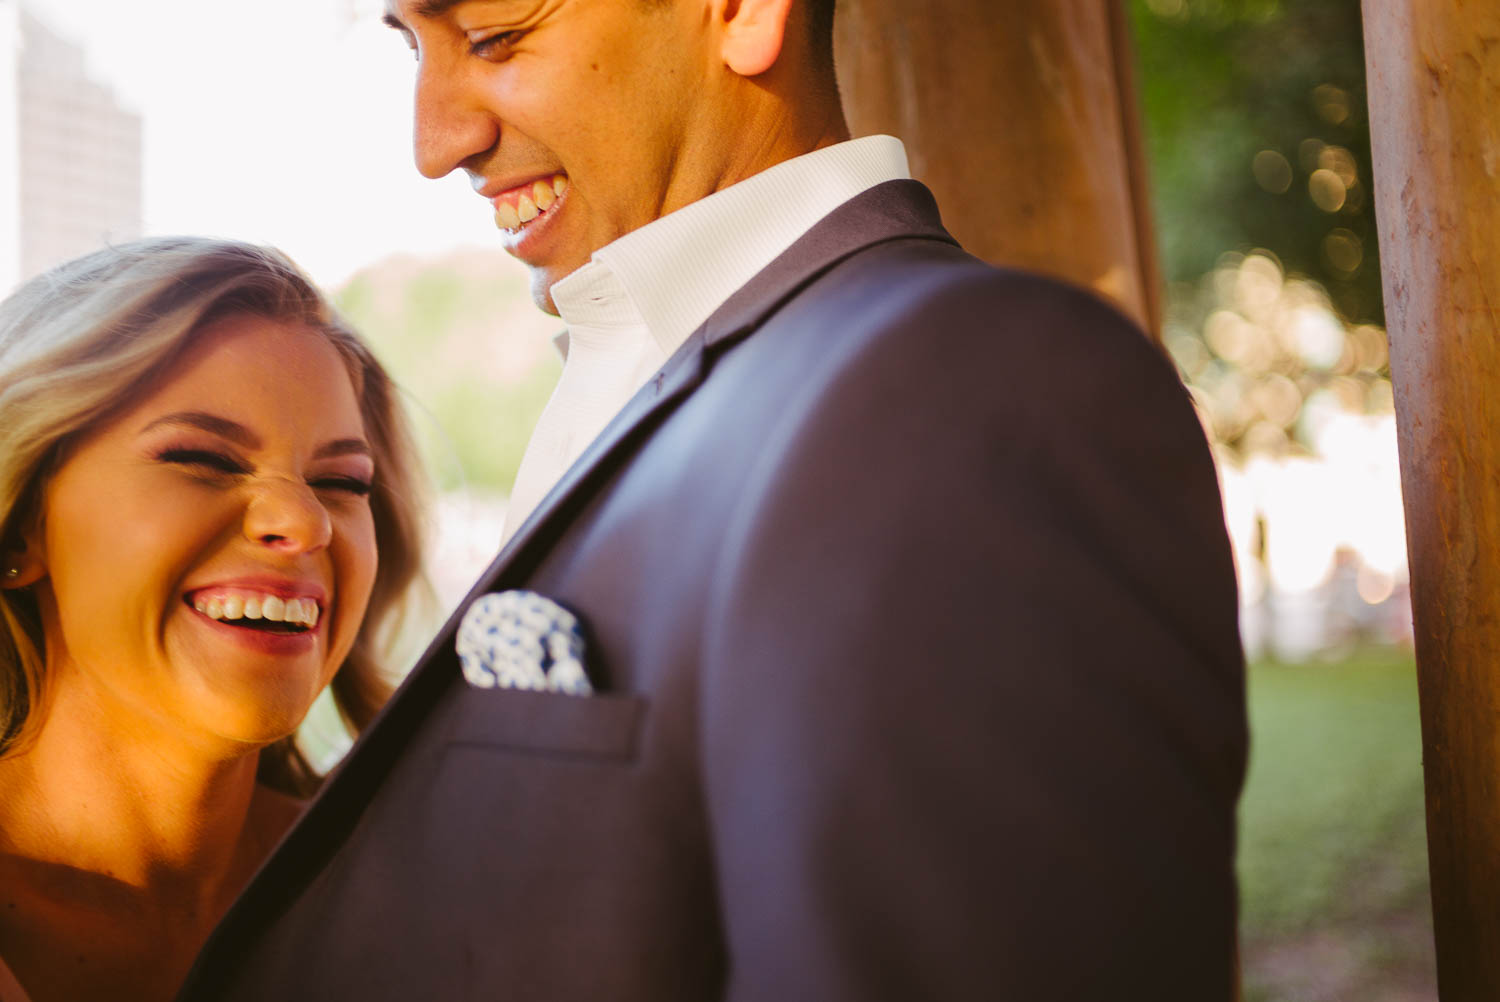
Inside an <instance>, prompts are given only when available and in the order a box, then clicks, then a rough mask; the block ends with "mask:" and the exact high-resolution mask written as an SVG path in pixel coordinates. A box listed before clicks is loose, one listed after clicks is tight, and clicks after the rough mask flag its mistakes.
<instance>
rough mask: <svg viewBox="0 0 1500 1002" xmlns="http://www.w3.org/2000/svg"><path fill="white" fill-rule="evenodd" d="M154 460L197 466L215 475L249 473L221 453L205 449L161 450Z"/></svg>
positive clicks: (239, 464)
mask: <svg viewBox="0 0 1500 1002" xmlns="http://www.w3.org/2000/svg"><path fill="white" fill-rule="evenodd" d="M156 458H157V459H159V460H160V461H162V462H164V463H176V464H178V465H180V466H197V467H201V468H203V469H209V470H213V471H214V472H215V473H249V472H250V471H249V470H248V469H247V468H246V467H245V466H244V465H243V464H242V463H239V462H236V461H235V460H234V459H231V458H230V457H229V456H226V455H224V454H223V453H221V452H210V451H208V450H207V449H180V448H173V449H163V450H162V451H161V452H159V453H157V456H156Z"/></svg>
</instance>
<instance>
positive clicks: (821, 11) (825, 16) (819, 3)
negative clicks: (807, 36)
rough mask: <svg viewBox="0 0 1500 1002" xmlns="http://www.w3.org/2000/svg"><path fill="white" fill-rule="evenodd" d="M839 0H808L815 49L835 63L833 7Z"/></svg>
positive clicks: (829, 61)
mask: <svg viewBox="0 0 1500 1002" xmlns="http://www.w3.org/2000/svg"><path fill="white" fill-rule="evenodd" d="M836 2H837V0H806V3H807V16H808V19H809V24H810V30H811V32H812V44H813V51H814V52H816V53H817V54H818V56H819V58H821V59H825V60H827V62H828V64H829V65H832V64H833V8H834V6H835V4H836Z"/></svg>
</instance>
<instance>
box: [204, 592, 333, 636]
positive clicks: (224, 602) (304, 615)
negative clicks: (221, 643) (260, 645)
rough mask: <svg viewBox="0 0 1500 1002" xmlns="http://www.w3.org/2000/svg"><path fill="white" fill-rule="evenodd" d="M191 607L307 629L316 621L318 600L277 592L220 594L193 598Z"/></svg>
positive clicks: (224, 616) (229, 617) (226, 617)
mask: <svg viewBox="0 0 1500 1002" xmlns="http://www.w3.org/2000/svg"><path fill="white" fill-rule="evenodd" d="M193 608H194V609H197V610H198V611H199V612H201V613H203V614H204V615H205V616H207V617H208V618H209V619H218V620H227V621H229V622H237V621H244V620H257V619H258V620H264V621H266V622H270V623H289V624H291V625H293V626H304V627H306V628H308V629H309V630H310V629H312V628H313V627H314V626H317V625H318V616H319V612H320V610H319V609H318V603H317V602H315V601H313V600H312V599H310V598H287V599H283V598H281V597H280V596H277V595H248V596H241V595H229V596H225V597H223V598H209V599H205V598H201V597H200V598H197V599H194V601H193Z"/></svg>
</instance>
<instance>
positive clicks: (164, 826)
mask: <svg viewBox="0 0 1500 1002" xmlns="http://www.w3.org/2000/svg"><path fill="white" fill-rule="evenodd" d="M46 714H47V715H46V719H45V721H44V722H43V724H42V727H41V730H40V731H39V733H38V734H37V736H36V739H35V740H34V741H33V742H32V743H31V744H30V745H29V746H28V747H26V748H24V749H23V750H21V751H20V752H18V753H15V754H12V755H10V756H7V757H6V758H4V759H0V909H3V912H0V942H3V943H5V944H6V948H7V960H8V961H9V962H10V965H11V966H12V967H13V968H14V969H15V970H16V974H17V976H18V977H19V978H20V979H21V982H22V984H24V985H26V986H27V988H28V990H30V991H31V992H32V994H33V996H34V997H35V998H37V999H38V1002H42V1000H43V999H44V998H45V997H46V996H47V994H48V993H47V992H46V991H43V990H41V989H42V987H43V986H46V985H49V984H51V983H53V982H52V979H53V978H54V977H57V976H60V964H61V962H62V961H63V960H64V959H65V958H66V959H68V960H71V958H72V957H73V955H75V954H76V955H78V956H79V957H82V956H83V954H82V953H79V951H78V950H77V949H75V947H76V946H77V944H81V943H86V944H88V946H89V948H90V949H91V950H92V951H93V956H92V957H91V958H90V961H91V962H90V967H91V968H92V969H93V972H94V974H95V975H98V976H99V980H100V981H101V982H102V983H103V984H108V983H109V979H110V978H112V977H116V978H126V979H128V978H131V977H145V976H147V974H150V975H151V976H152V979H153V980H158V979H159V980H160V985H158V986H157V989H159V990H157V989H152V990H145V991H143V992H141V993H139V994H137V995H132V996H131V997H139V998H158V997H162V998H164V997H170V994H171V993H170V991H169V990H167V989H168V988H174V987H175V981H173V980H172V979H173V978H174V977H175V978H180V977H181V975H182V973H184V972H185V971H186V968H187V965H188V964H189V963H191V961H192V957H193V955H194V954H196V952H197V949H198V947H199V946H200V945H201V944H202V942H203V940H204V939H205V938H206V937H207V935H208V933H209V932H210V931H212V929H213V926H214V924H215V923H216V922H217V921H218V919H219V917H220V916H221V915H222V914H223V912H224V910H225V909H227V908H228V906H229V904H230V902H231V901H233V899H234V897H235V895H236V894H238V893H239V891H240V889H241V888H242V887H243V886H244V884H245V883H246V882H247V881H248V880H249V878H250V876H251V875H252V874H253V873H254V872H255V869H256V867H257V866H258V865H259V863H260V862H261V860H262V859H264V857H265V856H266V854H267V853H269V852H270V850H271V848H272V847H273V846H274V845H275V843H276V841H277V839H279V838H280V836H281V834H283V833H284V832H285V830H286V828H287V827H288V826H289V825H290V824H291V822H292V821H293V820H294V819H295V817H296V814H297V812H298V810H299V809H300V805H299V804H298V803H297V802H296V801H294V800H292V799H291V798H289V797H284V796H281V795H279V794H276V793H273V792H272V791H269V790H267V789H266V788H264V787H259V786H257V785H256V782H255V772H256V766H257V762H258V752H257V751H256V750H255V749H253V748H246V749H244V751H243V753H242V754H238V755H235V754H230V752H232V751H234V750H236V749H233V748H219V749H216V750H217V751H218V754H212V753H211V752H210V750H209V749H205V748H202V747H195V746H194V745H193V744H192V743H191V742H187V741H183V740H179V739H177V738H176V737H175V736H173V735H170V734H168V733H164V732H163V731H162V730H161V729H158V728H154V727H153V726H152V724H151V722H149V721H148V722H145V723H144V724H142V722H141V721H139V720H138V719H133V718H132V717H131V716H130V715H129V714H124V713H118V712H114V713H111V712H108V711H107V710H106V709H105V708H102V707H100V706H99V705H97V701H94V702H92V703H91V701H90V700H89V699H87V698H77V697H75V696H74V695H72V694H70V693H66V692H61V691H59V692H55V693H54V699H53V700H52V702H51V703H50V705H49V706H48V707H47V708H46ZM12 950H14V952H12ZM142 963H144V964H145V965H147V966H148V967H149V965H155V967H154V968H151V969H149V970H148V971H146V972H144V973H143V972H142V971H139V970H136V969H135V966H134V965H137V964H142ZM73 976H74V975H73V974H72V973H71V972H70V973H69V974H68V977H69V978H70V979H71V978H72V977H73ZM124 983H130V982H129V981H128V980H127V981H125V982H124ZM143 987H144V986H143ZM75 990H79V989H77V986H76V985H75V983H74V982H73V981H71V980H69V981H68V982H66V987H65V988H64V989H63V990H60V991H58V992H57V994H59V995H60V996H61V997H69V996H70V995H71V994H73V993H74V991H75Z"/></svg>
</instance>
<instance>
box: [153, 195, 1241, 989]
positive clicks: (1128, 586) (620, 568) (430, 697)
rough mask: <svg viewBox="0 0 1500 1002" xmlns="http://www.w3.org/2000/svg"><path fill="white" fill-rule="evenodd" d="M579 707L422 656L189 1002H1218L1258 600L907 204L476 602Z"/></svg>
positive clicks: (791, 298)
mask: <svg viewBox="0 0 1500 1002" xmlns="http://www.w3.org/2000/svg"><path fill="white" fill-rule="evenodd" d="M508 588H527V589H531V590H534V591H537V592H540V593H542V594H544V595H547V596H549V597H551V598H553V599H555V600H557V601H559V602H561V603H563V604H564V605H566V606H568V607H569V608H571V609H573V610H575V611H576V612H577V613H578V614H579V616H580V618H581V619H582V620H583V621H584V622H585V624H586V625H587V631H588V644H589V648H588V661H587V667H588V671H589V673H590V675H591V677H592V680H593V684H594V687H595V689H596V690H597V694H596V695H594V696H592V697H587V698H585V697H576V696H567V695H559V694H552V693H535V692H518V691H502V690H483V689H475V688H472V687H470V686H468V685H466V684H465V682H464V681H463V679H462V676H461V674H460V671H459V666H458V663H457V660H456V658H455V656H454V654H453V633H454V624H453V623H450V624H449V625H448V626H447V627H446V628H445V629H444V630H443V631H442V633H441V634H440V635H439V636H438V638H437V639H436V640H435V641H434V643H433V645H432V647H431V649H430V650H429V651H428V653H427V655H426V656H425V657H424V658H423V660H422V662H421V663H420V664H419V666H418V667H417V668H416V670H415V671H414V672H413V674H412V675H411V676H410V678H409V679H408V680H407V682H406V684H405V685H404V686H403V687H402V689H401V691H400V692H399V693H398V694H397V696H396V697H395V699H394V700H393V702H392V703H391V705H390V706H389V707H388V708H387V710H386V712H385V713H384V714H383V715H382V716H381V718H380V719H379V720H378V721H377V723H376V724H375V725H374V726H373V728H372V729H371V730H370V731H369V732H367V734H366V735H365V736H364V737H363V738H362V739H361V740H360V741H359V742H358V744H357V745H356V747H355V749H354V751H353V752H352V753H351V755H350V756H349V758H348V759H347V760H346V762H345V763H344V765H343V766H342V767H341V768H340V769H339V770H338V771H337V773H336V774H335V775H334V776H333V777H332V778H331V780H330V781H329V782H328V784H327V786H326V788H325V790H324V791H323V793H322V794H321V795H320V796H319V798H318V799H317V800H316V801H315V802H314V803H313V804H312V806H311V808H310V809H309V811H308V812H307V814H306V815H305V817H304V819H303V820H302V821H301V822H300V823H299V824H298V826H297V827H296V828H294V829H293V831H292V832H291V833H290V834H289V836H288V837H287V839H286V840H285V841H284V842H283V844H282V846H281V847H280V849H279V850H278V851H277V852H276V854H275V855H273V857H272V858H271V859H270V860H269V861H268V863H267V864H266V865H265V867H264V868H263V869H262V871H261V873H260V874H259V876H258V877H257V878H256V880H255V881H254V882H253V883H252V885H251V886H250V887H249V889H248V890H247V891H246V892H245V894H244V895H243V896H242V898H241V899H240V901H239V902H238V903H237V905H236V906H235V907H234V908H233V909H232V910H231V911H230V913H229V914H228V915H227V916H226V918H225V919H224V920H223V922H222V923H221V925H220V927H219V928H218V930H217V931H216V933H215V934H214V936H213V937H212V939H211V940H210V941H209V943H208V945H207V946H206V947H205V950H204V952H203V954H202V956H201V957H200V959H199V961H198V964H197V966H196V967H195V968H194V970H193V972H192V974H191V975H190V977H189V980H188V983H187V984H186V985H185V986H184V988H183V990H182V994H181V996H180V998H181V999H182V1000H183V1002H188V1000H194V1002H196V1000H210V999H212V1000H216V1002H217V1000H224V999H234V1000H251V999H257V1000H259V999H265V1000H277V1002H290V1000H302V999H307V1000H313V999H316V1000H320V1002H326V1000H333V999H351V1000H353V999H357V1000H361V1002H372V1000H383V999H390V1000H401V1002H410V1000H413V999H442V1000H445V1002H448V1000H464V999H474V1000H479V999H484V1000H491V999H497V998H513V999H525V1000H558V1002H600V1000H606V999H607V1000H611V1002H675V1000H695V1002H702V1000H733V1002H750V1000H757V1002H758V1000H774V1002H790V1000H801V999H806V1000H809V1002H841V1000H849V1002H854V1000H861V1002H869V1000H886V999H890V1000H895V999H923V1000H927V999H986V1000H992V999H1017V1000H1026V1002H1045V1000H1053V999H1058V1000H1060V999H1103V998H1114V999H1137V998H1139V999H1151V1000H1153V1002H1170V1000H1183V1002H1188V1000H1191V1002H1204V1000H1212V999H1228V998H1229V997H1230V996H1231V982H1232V976H1233V975H1232V967H1233V961H1232V945H1233V940H1234V922H1235V884H1234V876H1233V849H1234V823H1235V801H1236V798H1237V796H1238V792H1239V789H1240V784H1241V780H1242V776H1243V771H1244V766H1245V749H1246V728H1245V713H1244V678H1243V663H1242V657H1241V654H1240V648H1239V643H1238V635H1237V619H1236V615H1237V609H1236V597H1235V585H1234V574H1233V569H1232V565H1231V559H1230V553H1229V547H1228V545H1227V541H1226V537H1225V531H1224V523H1223V518H1222V515H1221V511H1220V507H1219V499H1218V493H1217V489H1216V484H1215V478H1214V471H1213V468H1212V465H1211V463H1210V458H1209V453H1208V449H1207V447H1206V445H1205V443H1204V440H1203V435H1202V432H1201V430H1200V427H1199V424H1198V422H1197V421H1196V419H1195V417H1194V414H1193V410H1192V408H1191V406H1190V404H1189V401H1188V397H1187V394H1186V393H1185V392H1184V390H1183V387H1182V386H1181V385H1180V383H1179V382H1178V380H1177V378H1176V375H1175V373H1174V372H1173V370H1172V368H1171V367H1170V366H1169V364H1168V363H1167V362H1166V361H1165V360H1164V358H1163V357H1162V356H1161V354H1160V353H1159V352H1158V350H1157V349H1156V348H1155V347H1153V346H1152V345H1151V344H1150V342H1149V341H1148V340H1147V339H1146V338H1145V337H1143V336H1142V334H1141V332H1140V331H1139V330H1138V329H1136V328H1135V327H1133V326H1132V325H1131V324H1130V323H1129V322H1127V321H1126V320H1124V319H1123V318H1122V317H1121V316H1120V315H1119V314H1117V313H1116V312H1115V311H1113V310H1112V309H1110V308H1109V307H1107V306H1105V305H1103V304H1102V303H1100V302H1098V301H1097V300H1095V299H1094V298H1092V297H1091V296H1089V295H1087V294H1085V293H1082V292H1079V291H1077V290H1074V289H1072V288H1069V287H1066V286H1064V285H1061V284H1059V283H1056V282H1053V281H1050V280H1047V279H1043V278H1039V277H1036V276H1032V275H1027V274H1021V273H1017V272H1009V271H1002V270H997V269H995V268H992V267H990V266H988V265H985V264H983V263H981V262H979V261H977V260H975V259H974V258H972V257H970V256H968V255H967V254H965V253H964V252H963V251H962V250H960V249H959V247H958V246H957V245H956V244H955V243H954V242H953V241H952V239H951V237H949V236H948V234H947V233H946V232H945V231H944V230H943V228H942V226H941V223H940V221H939V219H938V215H937V210H936V206H935V205H934V204H933V203H932V200H931V196H930V195H929V194H928V193H927V191H926V189H925V188H923V187H922V186H920V185H918V184H916V183H914V182H902V181H898V182H890V183H887V184H884V185H881V186H879V187H877V188H874V189H872V190H871V191H869V192H867V193H865V194H864V195H861V196H859V197H857V198H855V199H853V200H852V201H850V202H848V203H846V204H845V205H844V206H842V207H841V208H839V209H838V210H836V211H835V212H834V213H832V214H831V215H830V216H828V217H827V218H825V219H824V220H822V221H820V222H819V223H817V224H816V225H815V226H814V227H813V229H812V230H811V231H810V232H809V233H808V234H807V235H806V236H805V237H804V238H803V239H802V240H800V241H799V242H798V243H797V244H796V245H795V246H793V247H792V248H791V249H790V250H789V251H787V252H786V254H785V255H783V256H782V257H781V258H780V259H778V260H777V261H776V262H775V263H773V264H772V265H771V266H770V267H769V268H767V269H766V270H765V271H764V272H762V273H761V274H760V275H758V276H757V277H756V278H754V279H753V280H752V281H751V282H750V283H749V284H748V285H746V286H745V288H743V289H742V290H741V291H740V292H738V293H737V294H736V295H735V296H733V297H732V298H731V299H730V300H729V302H728V303H726V304H725V305H724V306H723V307H722V308H721V309H719V310H718V312H717V313H715V314H714V316H713V317H711V318H710V319H709V320H708V321H707V322H706V323H705V324H704V325H703V327H702V328H701V329H699V330H698V331H697V332H696V333H695V334H694V335H693V336H692V337H691V338H690V339H689V341H688V342H687V343H686V344H685V345H684V346H683V348H682V349H681V350H680V351H678V352H677V353H676V354H675V355H674V356H673V357H672V358H671V359H670V360H669V361H668V362H667V364H666V365H665V367H664V368H663V369H662V371H661V372H660V374H658V375H657V376H656V377H655V378H654V379H653V380H651V382H650V383H648V385H647V386H646V387H645V388H644V389H643V390H642V391H641V392H640V393H639V394H638V395H637V396H636V397H635V398H634V399H633V401H632V402H631V403H630V404H629V405H628V406H627V407H626V408H625V410H624V411H623V412H622V413H621V414H620V416H619V417H618V418H617V419H616V420H615V421H614V422H613V423H612V424H611V425H610V426H609V427H608V428H607V429H606V430H605V432H604V433H603V434H602V435H601V437H600V438H599V439H598V440H597V441H596V442H595V443H594V444H593V445H592V446H591V448H590V449H589V450H588V452H587V453H586V454H585V455H584V457H583V458H582V459H581V460H580V461H579V462H578V464H577V465H576V466H575V467H574V468H573V469H572V470H571V471H570V472H569V473H568V474H567V475H566V476H565V478H564V479H563V481H562V482H561V483H560V484H559V485H558V487H557V488H556V490H555V491H554V492H553V493H552V494H551V495H550V496H549V498H548V499H547V500H546V501H544V502H543V504H542V506H541V507H540V508H539V509H538V510H537V512H536V513H535V514H534V515H533V516H532V518H531V519H530V520H529V521H528V522H527V523H526V524H525V525H524V526H522V528H521V529H520V531H519V532H518V533H517V535H516V537H515V538H514V539H513V541H512V542H511V543H509V544H508V545H507V546H506V548H505V549H504V551H503V552H502V553H501V554H500V556H499V557H498V558H497V560H496V561H495V563H494V564H493V565H492V566H491V568H490V569H489V571H488V572H487V573H486V574H485V575H484V577H483V579H482V580H481V581H480V582H479V584H478V585H477V586H476V589H475V594H478V593H481V592H485V591H496V590H502V589H508Z"/></svg>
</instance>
